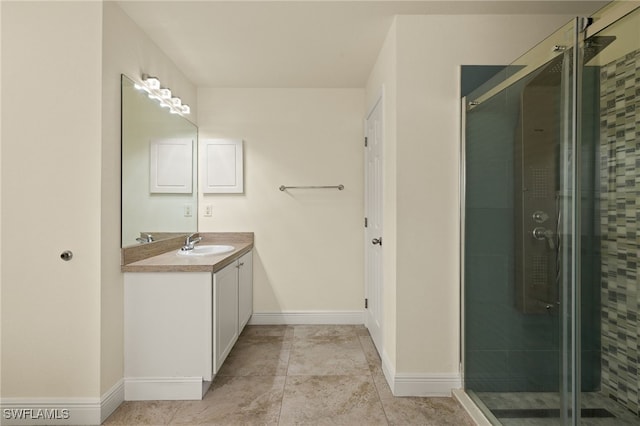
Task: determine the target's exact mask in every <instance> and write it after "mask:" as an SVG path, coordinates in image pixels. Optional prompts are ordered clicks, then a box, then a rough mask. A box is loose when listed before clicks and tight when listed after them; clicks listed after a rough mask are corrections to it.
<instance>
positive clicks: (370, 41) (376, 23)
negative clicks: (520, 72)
mask: <svg viewBox="0 0 640 426" xmlns="http://www.w3.org/2000/svg"><path fill="white" fill-rule="evenodd" d="M118 4H119V5H120V7H121V8H122V9H123V10H124V12H125V13H126V14H127V15H129V16H130V17H131V18H132V19H133V20H134V21H135V22H136V23H137V24H138V26H140V27H141V28H142V29H143V31H145V32H146V33H147V34H148V35H149V37H150V38H151V39H152V40H153V41H154V42H155V43H156V44H157V45H158V46H159V47H160V49H162V50H163V51H164V52H165V53H166V54H167V55H168V56H169V57H170V58H171V59H172V60H173V61H174V62H175V63H176V65H177V66H178V67H179V68H180V69H181V70H182V72H183V73H184V74H185V75H186V76H187V77H188V78H189V79H190V80H191V81H192V82H193V83H194V84H195V85H196V86H198V87H245V88H256V87H262V88H329V87H331V88H346V87H364V86H365V83H366V80H367V77H368V76H369V72H370V71H371V68H372V67H373V65H374V63H375V61H376V57H377V55H378V52H379V50H380V47H381V46H382V43H383V41H384V39H385V36H386V34H387V31H388V29H389V27H390V25H391V22H392V20H393V16H394V15H397V14H405V15H411V14H551V13H559V14H569V15H571V14H576V15H579V14H582V15H589V14H591V12H593V11H595V10H597V9H598V8H599V7H600V6H602V4H603V2H599V1H576V0H574V1H558V0H547V1H526V0H519V1H509V0H498V1H483V0H471V1H460V0H449V1H348V0H346V1H345V0H339V1H330V0H321V1H304V0H303V1H271V0H261V1H242V0H236V1H215V0H209V1H206V0H205V1H118ZM442 42H446V40H442Z"/></svg>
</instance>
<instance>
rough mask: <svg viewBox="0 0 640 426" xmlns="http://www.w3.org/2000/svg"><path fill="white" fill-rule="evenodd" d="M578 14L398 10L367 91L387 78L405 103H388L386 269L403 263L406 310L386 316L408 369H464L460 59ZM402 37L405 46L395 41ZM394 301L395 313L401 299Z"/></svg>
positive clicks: (507, 47)
mask: <svg viewBox="0 0 640 426" xmlns="http://www.w3.org/2000/svg"><path fill="white" fill-rule="evenodd" d="M568 20H569V17H563V16H548V15H547V16H531V15H529V16H508V15H504V16H489V15H486V16H484V15H483V16H398V17H396V20H395V26H393V27H392V28H391V30H390V33H389V35H388V38H387V41H386V44H385V48H383V50H382V52H381V55H380V57H379V58H378V62H377V64H376V66H375V67H374V71H373V72H372V74H371V77H370V78H369V82H368V84H367V99H369V100H371V99H372V98H373V96H374V94H375V93H377V92H378V91H379V88H380V86H381V85H382V84H384V85H385V88H388V87H391V86H392V85H393V83H394V82H395V90H393V91H390V92H391V93H394V94H395V99H394V100H395V102H396V106H395V111H389V109H390V108H392V106H391V104H392V102H393V101H394V100H393V99H387V102H386V103H385V106H386V107H387V109H386V110H385V117H386V123H385V125H386V126H387V131H386V132H385V138H386V139H385V144H386V145H387V146H386V147H385V155H387V153H390V156H389V157H388V158H385V163H388V162H394V161H395V164H385V168H384V170H385V173H390V174H394V175H395V176H385V202H387V201H388V200H391V202H392V203H394V201H395V203H394V204H393V205H394V206H395V213H396V214H395V216H390V217H389V216H387V217H385V235H387V233H388V232H389V233H390V232H392V231H391V229H394V228H393V227H394V225H395V229H396V235H395V238H396V246H395V253H394V250H393V249H391V248H390V247H389V245H390V244H387V243H386V242H387V241H389V242H391V241H392V236H391V235H389V236H388V237H385V238H386V240H385V246H386V248H385V256H388V257H392V256H394V255H395V259H394V258H385V268H390V267H391V268H394V267H395V269H394V271H395V275H394V274H393V273H389V271H385V294H388V293H389V292H392V293H393V292H394V291H395V295H391V296H389V301H390V302H391V303H393V301H394V298H395V303H396V306H395V312H394V313H395V315H396V317H395V323H394V325H395V328H391V329H389V328H387V326H386V325H385V332H390V333H392V334H393V333H394V332H395V336H394V335H387V336H385V344H384V346H385V352H387V353H388V354H390V356H389V359H390V361H391V362H392V367H393V368H395V372H396V373H398V374H440V373H457V372H458V370H459V367H458V363H459V326H460V324H459V316H460V310H459V298H460V294H459V253H458V251H459V243H458V241H459V214H458V209H459V207H458V185H459V180H458V176H459V161H460V156H459V136H460V130H459V127H460V121H459V116H460V113H459V111H460V89H459V81H460V66H461V65H467V64H468V65H482V64H507V63H509V62H510V61H512V60H514V59H515V58H516V57H517V56H518V55H520V54H521V53H524V51H526V49H527V48H529V47H531V46H533V45H534V44H535V43H536V42H538V41H539V40H541V39H543V38H544V37H545V36H546V35H548V34H550V33H551V32H552V31H553V30H554V29H556V28H557V27H559V26H560V25H561V24H563V23H564V22H566V21H568ZM394 40H395V52H393V51H394V48H393V47H389V45H390V44H393V42H394ZM507 41H508V42H507ZM385 49H386V50H385ZM394 54H395V57H394ZM394 61H395V68H394V66H393V62H394ZM387 90H388V89H387ZM389 98H391V96H389ZM392 117H393V118H394V119H395V120H393V119H392ZM393 132H395V135H394V134H389V133H393ZM390 144H395V147H394V146H388V145H390ZM388 208H389V206H387V207H386V208H385V214H387V210H386V209H388ZM392 220H395V223H388V222H389V221H392ZM389 263H391V264H392V266H389ZM394 263H395V264H394ZM387 302H388V301H387V300H385V310H386V311H387V312H388V313H389V312H390V311H391V310H393V309H394V308H393V307H388V306H387ZM387 316H388V314H387V315H385V319H387ZM392 321H393V320H392ZM393 344H395V348H393V347H391V345H393ZM393 353H395V355H396V356H395V362H393V361H394V360H393V357H392V356H391V354H393Z"/></svg>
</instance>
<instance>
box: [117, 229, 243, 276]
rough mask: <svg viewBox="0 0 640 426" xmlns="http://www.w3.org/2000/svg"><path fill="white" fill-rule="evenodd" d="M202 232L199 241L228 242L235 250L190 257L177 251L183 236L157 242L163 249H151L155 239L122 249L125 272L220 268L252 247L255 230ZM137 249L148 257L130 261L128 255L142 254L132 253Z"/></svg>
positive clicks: (130, 256) (196, 270)
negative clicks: (171, 240)
mask: <svg viewBox="0 0 640 426" xmlns="http://www.w3.org/2000/svg"><path fill="white" fill-rule="evenodd" d="M199 235H200V236H201V237H202V241H201V242H200V243H199V244H202V245H207V244H225V245H231V246H233V247H235V250H233V251H232V252H229V253H223V254H218V255H216V254H212V255H205V256H194V257H187V256H178V254H177V252H178V250H179V249H180V247H181V246H182V244H183V243H184V238H179V239H177V240H176V241H175V242H173V243H171V244H167V243H166V242H165V243H164V244H158V250H161V251H164V252H161V253H155V252H154V251H153V250H152V249H150V246H151V245H152V244H154V243H149V244H141V245H140V246H133V247H128V248H125V249H123V265H122V272H217V271H219V270H220V269H222V268H224V267H225V266H227V265H229V264H231V263H233V261H235V260H236V259H238V258H239V257H240V256H242V255H244V254H245V253H248V252H249V251H251V250H252V249H253V232H211V233H207V232H200V233H199ZM136 249H138V250H136ZM135 251H138V252H144V253H145V254H144V255H143V256H145V258H143V259H140V260H135V261H132V262H127V261H126V260H125V259H137V258H139V256H136V255H135V253H133V254H132V253H131V252H135ZM125 252H126V254H125Z"/></svg>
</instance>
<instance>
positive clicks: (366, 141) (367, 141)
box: [364, 136, 369, 146]
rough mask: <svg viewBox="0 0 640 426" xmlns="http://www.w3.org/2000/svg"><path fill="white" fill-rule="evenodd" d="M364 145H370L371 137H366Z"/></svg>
mask: <svg viewBox="0 0 640 426" xmlns="http://www.w3.org/2000/svg"><path fill="white" fill-rule="evenodd" d="M364 146H369V138H367V137H366V136H365V137H364Z"/></svg>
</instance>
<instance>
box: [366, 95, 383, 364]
mask: <svg viewBox="0 0 640 426" xmlns="http://www.w3.org/2000/svg"><path fill="white" fill-rule="evenodd" d="M382 138H383V135H382V97H380V98H378V100H377V102H376V105H375V106H374V107H373V109H372V110H371V111H370V113H369V115H368V116H367V122H366V147H365V208H364V211H365V217H366V219H365V226H366V228H365V233H364V235H365V241H364V246H365V248H364V252H365V297H366V301H365V306H366V309H365V325H366V326H367V328H368V329H369V333H370V334H371V338H372V339H373V343H374V344H375V345H376V348H377V349H378V352H379V353H382Z"/></svg>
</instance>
